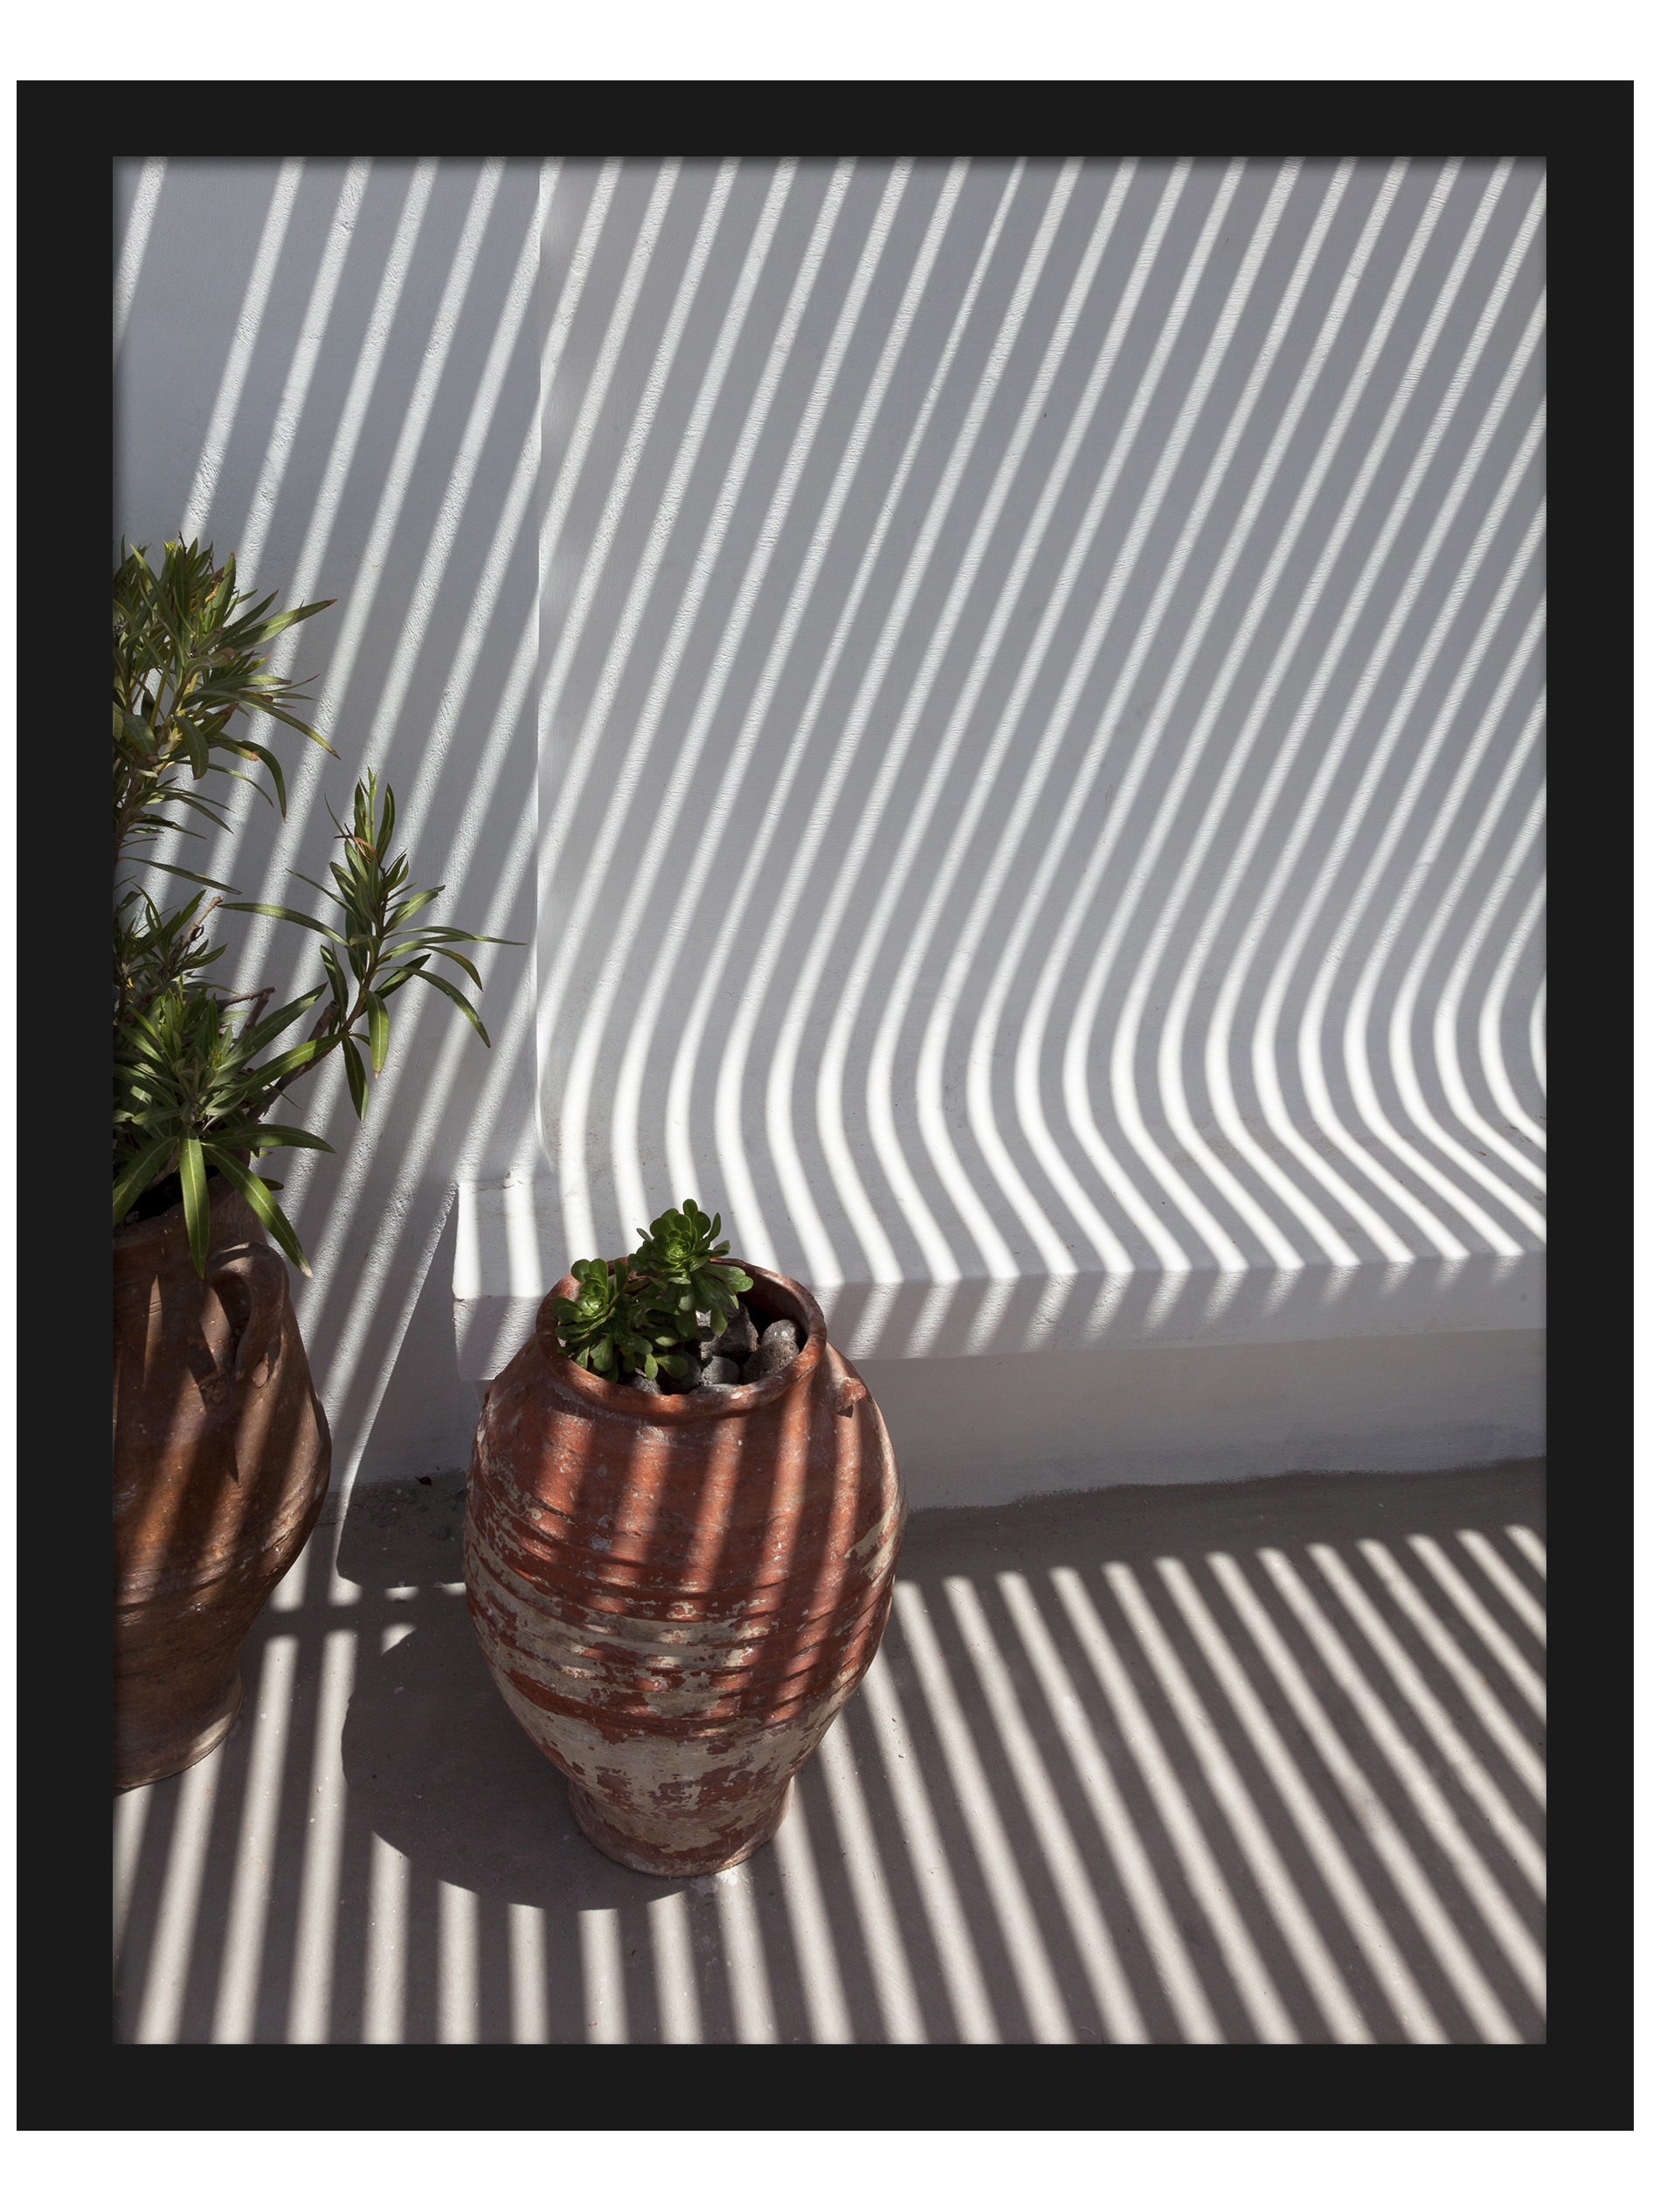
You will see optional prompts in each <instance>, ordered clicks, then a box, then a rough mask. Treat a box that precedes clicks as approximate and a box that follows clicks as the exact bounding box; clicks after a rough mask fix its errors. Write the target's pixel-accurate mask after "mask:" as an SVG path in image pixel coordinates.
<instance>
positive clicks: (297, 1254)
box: [207, 1144, 311, 1275]
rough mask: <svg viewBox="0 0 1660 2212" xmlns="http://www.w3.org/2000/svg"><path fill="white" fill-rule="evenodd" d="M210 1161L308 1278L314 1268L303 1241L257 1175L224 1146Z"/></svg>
mask: <svg viewBox="0 0 1660 2212" xmlns="http://www.w3.org/2000/svg"><path fill="white" fill-rule="evenodd" d="M207 1154H208V1158H210V1159H211V1161H212V1162H213V1165H214V1166H215V1167H217V1168H218V1171H219V1172H220V1174H221V1175H223V1176H224V1178H225V1181H226V1182H227V1183H230V1184H231V1185H233V1186H234V1187H235V1188H236V1189H237V1190H238V1191H239V1192H241V1193H242V1196H243V1197H244V1198H245V1199H246V1200H247V1202H248V1205H249V1206H251V1207H252V1210H253V1212H254V1213H256V1214H258V1216H259V1219H260V1220H261V1221H263V1222H264V1223H265V1226H266V1229H267V1230H268V1231H269V1233H270V1234H271V1236H272V1237H273V1240H274V1241H275V1242H276V1243H277V1244H278V1245H280V1248H282V1250H283V1251H284V1252H285V1253H287V1256H288V1257H289V1259H291V1260H292V1261H293V1262H294V1265H295V1267H297V1268H299V1270H300V1272H301V1275H309V1274H310V1273H311V1268H310V1267H309V1265H308V1262H307V1260H306V1255H305V1254H304V1253H303V1252H302V1251H301V1249H300V1240H299V1238H298V1237H297V1236H296V1235H295V1234H294V1229H293V1227H292V1225H291V1224H290V1222H289V1220H288V1219H287V1215H286V1214H285V1213H283V1211H282V1209H281V1207H280V1206H278V1204H277V1202H276V1200H275V1199H273V1197H272V1195H271V1193H270V1192H269V1191H268V1190H266V1186H265V1185H264V1183H263V1182H262V1181H261V1180H260V1179H259V1177H258V1176H257V1175H250V1174H249V1172H248V1171H247V1169H246V1167H244V1166H243V1165H242V1163H241V1161H240V1160H239V1159H236V1158H233V1157H232V1154H231V1153H229V1152H228V1151H225V1149H224V1147H223V1146H221V1145H218V1144H210V1145H209V1146H208V1147H207Z"/></svg>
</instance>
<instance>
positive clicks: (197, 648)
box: [113, 542, 514, 1275]
mask: <svg viewBox="0 0 1660 2212" xmlns="http://www.w3.org/2000/svg"><path fill="white" fill-rule="evenodd" d="M252 597H253V595H252V592H239V591H238V590H237V588H236V559H235V556H234V555H232V556H227V557H226V558H225V561H224V562H222V563H218V564H217V565H216V564H215V561H214V557H213V549H212V547H211V545H210V546H207V547H205V548H204V547H201V546H198V545H197V543H194V542H193V543H190V545H188V546H186V545H184V544H183V543H176V542H169V543H167V544H166V545H165V546H164V547H163V552H162V561H161V565H160V567H159V569H152V567H151V566H150V563H149V557H148V552H147V549H146V548H144V547H143V546H135V547H134V548H132V549H130V550H128V549H127V548H126V547H125V546H123V549H122V558H121V563H120V565H119V567H118V568H117V569H116V570H115V580H114V723H113V730H114V1227H116V1228H118V1229H119V1228H121V1227H122V1226H123V1225H124V1224H126V1223H128V1222H131V1221H135V1220H146V1219H148V1218H149V1217H151V1216H152V1215H154V1214H156V1213H163V1212H166V1211H167V1210H168V1209H169V1208H170V1207H171V1206H176V1205H178V1204H180V1203H181V1202H182V1203H183V1211H184V1223H185V1228H186V1232H187V1234H188V1236H189V1240H190V1253H191V1256H192V1258H193V1259H194V1261H195V1262H196V1268H197V1273H198V1274H203V1273H204V1272H205V1268H206V1261H207V1249H208V1233H209V1211H210V1204H211V1201H210V1199H209V1194H208V1188H207V1184H208V1177H209V1175H210V1174H211V1173H212V1172H218V1174H219V1175H221V1176H222V1177H223V1178H224V1179H225V1181H226V1182H227V1183H229V1184H230V1185H232V1187H233V1188H234V1189H236V1190H237V1191H238V1192H240V1193H241V1195H242V1197H243V1198H244V1199H246V1202H247V1204H248V1205H249V1206H250V1207H251V1208H252V1211H253V1212H254V1213H255V1214H256V1215H257V1216H258V1218H259V1220H260V1221H261V1222H263V1224H264V1225H265V1227H266V1230H267V1232H268V1233H269V1234H270V1236H271V1237H272V1239H273V1241H274V1242H275V1243H276V1244H277V1245H278V1246H280V1248H281V1249H282V1251H283V1252H284V1253H286V1254H287V1257H288V1258H289V1259H290V1260H292V1261H293V1262H294V1265H295V1266H296V1267H298V1268H300V1269H301V1271H302V1272H303V1273H305V1274H307V1275H309V1274H310V1272H311V1270H310V1268H309V1267H308V1264H307V1262H306V1256H305V1254H304V1253H303V1252H302V1250H301V1247H300V1241H299V1239H298V1238H297V1237H296V1235H295V1234H294V1228H293V1226H292V1224H291V1223H290V1222H289V1221H288V1220H287V1217H286V1216H285V1214H284V1213H283V1212H282V1210H281V1208H280V1206H278V1205H277V1203H276V1199H275V1197H274V1195H273V1194H274V1193H275V1192H277V1191H280V1189H281V1187H282V1185H281V1184H280V1183H278V1182H273V1180H272V1179H270V1178H269V1177H268V1176H264V1175H260V1174H258V1173H256V1172H254V1171H253V1168H252V1161H253V1160H254V1159H256V1158H260V1157H262V1156H263V1155H264V1154H266V1153H268V1152H273V1151H280V1150H282V1149H284V1148H285V1147H289V1146H292V1147H294V1148H297V1149H303V1150H307V1151H322V1152H328V1151H333V1150H334V1147H333V1146H332V1145H330V1144H326V1143H325V1142H324V1140H323V1139H322V1137H317V1136H315V1135H314V1134H313V1133H311V1132H310V1131H308V1130H305V1129H302V1128H300V1127H298V1126H296V1125H295V1124H294V1123H289V1122H284V1121H276V1120H273V1119H272V1118H271V1116H272V1112H273V1108H275V1107H276V1106H277V1104H278V1103H279V1102H280V1101H283V1100H286V1099H287V1096H288V1093H289V1090H290V1089H291V1087H292V1086H293V1085H294V1083H295V1082H297V1081H299V1080H300V1079H301V1078H302V1077H305V1076H307V1075H312V1074H314V1073H315V1070H316V1069H317V1068H320V1067H321V1066H322V1064H323V1062H324V1061H326V1060H327V1059H328V1058H329V1055H330V1054H333V1053H336V1052H337V1053H338V1054H340V1056H341V1060H342V1064H343V1067H344V1071H345V1080H346V1084H347V1089H348V1090H349V1094H350V1096H351V1102H352V1105H353V1107H354V1109H356V1115H357V1118H358V1120H359V1121H360V1122H361V1121H362V1120H363V1119H364V1117H365V1116H366V1114H367V1111H368V1103H369V1094H370V1084H371V1082H372V1081H373V1079H374V1078H375V1077H376V1076H377V1075H379V1074H380V1073H381V1070H382V1069H383V1068H384V1067H385V1065H386V1060H387V1054H388V1053H389V1051H390V1049H391V1017H390V1014H389V1012H388V1005H389V1001H390V1000H391V999H392V998H393V997H394V996H395V995H396V993H397V992H399V991H401V990H402V989H403V988H404V986H405V984H409V983H424V984H427V985H431V986H432V989H433V990H435V991H438V992H442V993H443V995H444V996H445V997H446V999H449V1000H450V1001H451V1002H452V1004H453V1005H454V1006H456V1007H458V1008H459V1009H460V1013H461V1014H462V1015H463V1016H464V1017H465V1019H466V1020H467V1021H468V1022H469V1023H470V1024H471V1025H472V1027H473V1028H474V1029H475V1030H476V1031H477V1033H478V1034H479V1036H480V1038H481V1040H482V1041H483V1042H484V1044H485V1046H486V1047H488V1045H489V1041H490V1040H489V1038H488V1035H487V1034H486V1032H485V1028H484V1024H483V1023H482V1021H481V1020H480V1019H479V1016H478V1014H477V1013H476V1011H475V1010H474V1006H472V1004H471V1003H470V1002H469V1001H468V999H467V998H466V997H465V996H464V994H463V992H461V991H460V990H459V989H458V988H457V986H456V985H455V984H453V983H452V982H451V981H450V980H449V978H447V977H446V976H444V975H440V974H435V973H434V972H433V971H432V965H431V964H432V961H433V960H434V959H439V960H446V961H450V962H453V964H454V965H455V966H456V967H458V968H459V969H460V970H461V971H462V972H463V973H464V975H465V976H466V978H467V980H468V981H469V982H470V983H472V984H473V985H474V987H475V988H477V989H481V988H482V985H481V978H480V976H479V972H478V970H477V969H476V968H475V967H474V964H473V963H472V962H471V961H470V960H469V959H468V958H467V957H466V955H465V954H464V953H462V952H460V951H459V950H456V948H457V947H458V946H460V945H462V944H511V943H513V942H514V940H512V939H510V938H506V937H478V936H475V935H474V934H473V933H472V932H471V931H468V930H459V929H453V928H449V927H445V926H439V925H437V924H435V923H432V922H431V921H430V920H425V921H419V922H418V921H417V916H423V915H425V912H426V909H429V908H430V907H431V906H432V902H433V901H434V900H436V899H437V898H438V897H439V895H440V894H441V893H442V891H443V888H444V887H443V885H442V884H439V885H438V886H436V887H435V888H432V889H430V890H418V889H416V888H414V887H413V886H412V884H411V882H410V877H409V863H408V859H407V856H406V855H405V854H402V853H398V854H393V853H392V850H391V841H392V832H393V827H394V825H395V823H396V821H397V813H398V810H397V804H396V801H395V799H394V798H393V795H392V791H391V786H390V785H388V786H386V787H385V789H384V790H383V789H382V788H381V785H380V784H379V780H378V778H377V777H376V776H375V775H374V774H373V773H372V772H371V773H370V774H368V775H366V776H363V777H362V778H359V779H358V782H357V785H356V790H355V791H354V792H353V795H352V804H351V806H350V809H349V814H348V819H347V821H346V822H344V823H342V821H341V820H340V819H339V818H338V817H337V816H336V815H335V812H334V810H333V808H332V807H329V819H330V820H331V821H332V822H333V823H334V826H335V844H336V846H337V851H336V852H335V857H333V858H332V859H331V860H330V861H329V868H328V873H329V877H330V879H331V881H332V885H333V888H329V885H328V884H324V883H321V882H319V881H316V880H315V878H313V877H311V876H308V875H302V874H301V872H300V870H299V869H297V868H295V869H291V870H290V871H289V872H290V874H294V875H296V876H298V877H299V880H300V881H301V882H302V883H305V884H307V885H308V886H309V887H310V888H311V889H312V890H314V891H315V892H316V893H318V894H319V895H320V896H321V897H322V899H323V900H324V901H325V902H326V911H327V912H328V918H327V919H323V918H321V917H320V916H315V915H311V914H306V913H303V912H301V911H300V910H299V909H297V908H294V907H291V906H286V905H280V904H276V903H273V902H269V901H264V900H243V899H240V898H239V897H238V896H237V895H236V890H235V886H234V885H232V884H229V883H223V882H219V881H216V880H215V879H214V878H212V877H211V876H207V875H204V874H200V873H199V872H197V871H196V870H194V869H191V868H184V867H183V866H181V865H179V864H178V863H177V862H176V861H163V860H161V859H158V858H156V856H155V854H154V851H153V849H152V848H153V847H154V845H155V841H156V840H157V839H158V838H160V837H162V836H163V834H164V833H169V832H172V833H181V834H183V835H184V836H186V837H200V836H201V835H202V834H203V833H202V831H201V830H200V829H198V828H197V827H196V826H195V824H194V820H193V819H192V818H195V819H204V820H207V821H210V822H211V823H213V824H214V825H215V826H217V827H218V829H220V830H222V831H229V829H230V827H231V824H230V820H229V819H228V817H227V816H226V814H225V805H224V798H223V797H222V796H220V795H218V793H217V792H216V791H214V790H213V789H211V788H209V789H204V788H203V786H204V784H205V783H206V780H207V778H209V777H210V776H211V775H214V774H220V775H228V776H232V777H235V778H237V779H238V780H239V781H241V782H244V783H249V784H252V786H253V788H254V789H255V790H256V791H259V795H260V797H261V798H264V799H265V800H266V802H267V804H272V805H275V806H276V807H277V809H278V811H279V812H280V813H281V814H282V815H283V816H284V817H285V819H286V816H287V786H286V784H285V782H284V778H283V772H282V766H281V763H280V760H279V759H278V757H277V756H276V755H275V754H274V753H273V752H272V751H271V750H270V749H269V748H268V747H267V746H266V745H263V744H259V743H256V742H255V741H254V739H253V738H252V736H249V735H248V732H247V727H246V722H247V718H249V717H252V716H254V715H260V716H264V717H266V718H267V719H268V720H270V721H273V722H281V723H286V724H287V727H288V728H289V729H294V730H297V731H299V733H300V734H301V736H303V737H305V738H307V739H308V740H309V741H310V742H311V743H313V744H316V745H321V746H322V749H323V750H324V751H325V752H327V753H328V754H329V756H330V757H331V758H335V759H338V757H339V756H338V754H336V753H335V750H334V748H333V746H332V745H330V744H329V743H328V742H327V740H326V739H325V738H323V737H322V736H321V735H320V734H319V733H318V731H317V730H316V729H313V728H312V727H311V726H310V724H309V723H308V722H305V721H303V720H302V719H301V716H300V715H299V714H298V713H296V712H295V711H294V710H295V709H296V708H298V707H300V706H302V705H305V704H307V703H308V702H307V701H306V699H305V696H304V692H303V686H304V684H305V683H306V682H308V681H312V679H309V678H305V679H301V680H299V681H293V680H290V679H288V678H286V677H282V676H279V675H275V674H271V673H269V671H268V670H267V667H266V662H267V660H268V658H269V648H270V647H271V646H272V644H273V641H274V640H275V639H277V638H278V637H280V635H281V634H282V632H284V631H286V630H287V629H289V628H291V627H292V626H294V624H295V623H299V622H304V621H307V620H308V619H310V618H311V617H312V616H313V615H315V614H320V613H321V612H322V611H323V609H324V608H325V607H328V606H332V605H333V604H334V602H333V601H332V600H331V599H320V600H317V601H315V602H314V603H313V604H312V605H308V606H298V607H290V608H287V610H285V611H282V612H273V608H274V607H275V605H276V599H277V597H278V595H277V594H276V593H274V592H273V593H271V594H270V595H268V596H267V597H266V598H263V599H261V600H260V601H259V604H258V605H255V606H252V607H250V606H248V605H247V602H248V601H249V600H251V599H252ZM238 762H241V763H245V764H248V767H249V768H251V769H252V771H253V772H252V773H249V772H247V770H246V769H245V768H242V767H239V766H237V765H235V764H236V763H238ZM259 771H264V773H265V776H266V777H268V778H269V783H270V785H271V788H270V789H267V788H266V783H265V781H264V780H262V779H261V777H260V773H259ZM273 791H274V794H275V796H274V798H273ZM325 803H326V802H325ZM140 868H142V869H149V870H153V871H156V872H157V873H159V874H165V875H169V876H174V877H182V878H183V879H184V880H185V881H189V882H191V883H195V884H197V885H199V886H200V887H201V888H199V889H198V890H197V892H196V893H195V895H193V896H192V897H190V899H189V900H188V901H187V902H185V903H184V904H183V905H181V906H176V907H172V908H167V909H163V907H162V906H160V905H158V903H157V902H156V900H155V899H154V898H153V897H152V896H151V895H150V893H149V890H148V889H147V888H144V886H143V884H142V882H141V881H138V880H136V876H135V870H136V869H140ZM210 894H211V896H210ZM227 894H228V896H227ZM221 910H222V911H224V912H225V913H234V914H259V915H266V916H271V917H272V918H273V919H275V920H278V921H280V922H284V923H291V924H293V925H294V927H296V928H298V929H301V930H307V931H308V932H311V933H313V934H315V936H316V937H319V938H321V939H322V943H321V944H320V945H319V946H318V948H317V950H318V957H319V961H320V963H321V965H322V982H320V983H319V984H317V985H315V988H313V989H311V990H309V991H307V992H303V993H302V994H301V996H300V997H299V998H297V999H290V1000H289V1001H288V1002H287V1005H285V1006H278V1007H276V1008H275V1009H274V1010H272V1011H269V1012H268V1011H267V1007H268V1006H269V1002H270V1000H271V999H273V997H274V996H275V991H274V987H273V986H266V988H264V989H256V990H252V991H240V992H229V993H226V992H223V991H221V990H218V989H216V988H215V985H214V982H213V980H212V978H211V976H210V975H209V973H208V971H209V970H210V969H211V968H212V967H213V965H214V964H216V963H217V962H218V960H219V959H220V958H221V957H223V955H224V952H225V946H224V944H214V943H212V942H211V935H210V930H209V924H210V923H211V920H212V918H213V916H215V915H216V913H218V912H220V911H221ZM320 1000H321V1001H322V1002H323V1003H322V1007H321V1011H320V1012H319V1013H317V1014H316V1017H315V1020H313V1022H312V1025H311V1027H310V1028H309V1029H308V1031H307V1032H306V1033H305V1034H304V1036H303V1037H302V1038H301V1040H300V1041H298V1042H294V1041H293V1040H292V1036H291V1033H292V1032H293V1031H294V1028H295V1027H296V1025H297V1024H299V1023H300V1022H301V1021H302V1020H304V1018H305V1016H306V1015H307V1014H308V1013H311V1012H312V1009H313V1008H314V1007H316V1006H318V1002H319V1001H320ZM285 1037H288V1038H289V1041H288V1042H287V1043H286V1044H284V1043H281V1042H280V1040H282V1039H283V1038H285Z"/></svg>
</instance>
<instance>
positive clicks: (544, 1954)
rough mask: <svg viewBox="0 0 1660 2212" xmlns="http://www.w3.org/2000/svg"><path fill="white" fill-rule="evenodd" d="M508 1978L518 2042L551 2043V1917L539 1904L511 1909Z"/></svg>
mask: <svg viewBox="0 0 1660 2212" xmlns="http://www.w3.org/2000/svg"><path fill="white" fill-rule="evenodd" d="M508 1982H509V1985H510V1988H511V1993H512V1994H511V2003H512V2008H513V2040H514V2042H515V2043H546V2042H547V2040H548V1916H547V1914H546V1913H545V1912H544V1911H543V1910H542V1907H541V1906H540V1905H538V1904H510V1905H508Z"/></svg>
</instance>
